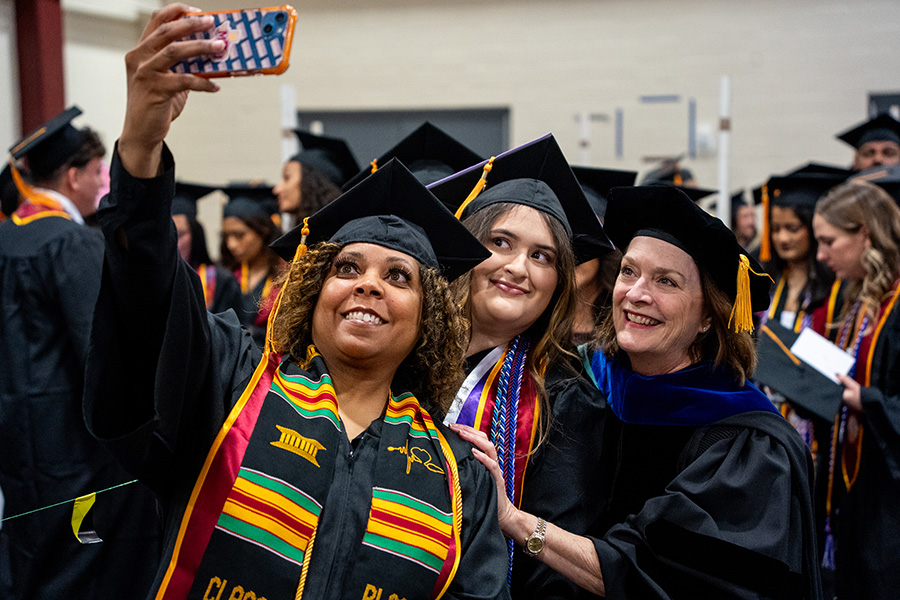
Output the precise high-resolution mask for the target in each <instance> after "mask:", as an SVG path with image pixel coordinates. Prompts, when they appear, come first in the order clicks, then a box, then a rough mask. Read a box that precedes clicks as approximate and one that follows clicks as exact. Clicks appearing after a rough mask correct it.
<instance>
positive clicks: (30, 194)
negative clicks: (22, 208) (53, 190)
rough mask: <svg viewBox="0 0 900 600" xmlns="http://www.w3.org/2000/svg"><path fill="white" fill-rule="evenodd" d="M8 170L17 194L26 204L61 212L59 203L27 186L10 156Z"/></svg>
mask: <svg viewBox="0 0 900 600" xmlns="http://www.w3.org/2000/svg"><path fill="white" fill-rule="evenodd" d="M9 170H10V173H12V178H13V182H14V183H15V184H16V188H18V190H19V193H20V194H21V195H22V197H23V198H25V199H26V200H27V201H28V202H31V203H32V204H37V205H38V206H43V207H45V208H51V209H54V210H63V208H62V205H60V203H59V202H57V201H56V200H54V199H53V198H50V197H49V196H47V195H46V194H41V193H40V192H38V191H37V190H35V189H34V188H33V187H31V186H30V185H28V182H26V181H25V180H24V179H23V178H22V175H21V173H19V169H17V168H16V164H15V161H14V160H13V158H12V156H10V157H9Z"/></svg>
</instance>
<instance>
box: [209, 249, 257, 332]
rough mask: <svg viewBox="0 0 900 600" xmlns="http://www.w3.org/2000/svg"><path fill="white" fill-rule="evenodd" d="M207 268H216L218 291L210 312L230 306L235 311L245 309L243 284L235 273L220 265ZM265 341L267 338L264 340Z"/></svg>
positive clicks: (224, 309) (222, 310)
mask: <svg viewBox="0 0 900 600" xmlns="http://www.w3.org/2000/svg"><path fill="white" fill-rule="evenodd" d="M206 268H207V269H210V268H214V269H215V278H216V292H215V294H213V300H212V304H210V305H209V312H211V313H221V312H225V311H226V310H228V309H229V308H231V309H234V311H235V312H237V311H239V310H242V309H243V298H242V294H241V284H240V283H239V282H238V280H237V279H235V277H234V273H232V272H230V271H229V270H228V269H226V268H225V267H220V266H219V265H206ZM264 341H265V340H264Z"/></svg>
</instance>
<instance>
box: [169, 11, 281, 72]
mask: <svg viewBox="0 0 900 600" xmlns="http://www.w3.org/2000/svg"><path fill="white" fill-rule="evenodd" d="M203 15H211V16H212V17H213V26H212V27H211V28H210V29H208V30H206V31H201V32H199V33H195V34H193V35H191V36H189V37H186V38H183V40H205V39H206V40H209V39H212V40H221V41H223V42H225V49H224V50H223V51H222V52H220V53H217V54H205V55H201V56H195V57H192V58H189V59H185V60H182V61H181V62H179V63H177V64H176V65H175V66H173V67H172V71H174V72H175V73H193V74H195V75H198V76H200V77H237V76H242V75H277V74H279V73H283V72H284V71H285V70H286V69H287V68H288V65H289V59H290V53H291V41H292V39H293V36H294V24H295V22H296V20H297V12H296V11H295V10H294V8H293V7H292V6H288V5H284V6H275V7H269V8H255V9H245V10H229V11H220V12H200V13H190V14H189V15H186V16H185V18H187V19H191V18H196V17H199V16H203Z"/></svg>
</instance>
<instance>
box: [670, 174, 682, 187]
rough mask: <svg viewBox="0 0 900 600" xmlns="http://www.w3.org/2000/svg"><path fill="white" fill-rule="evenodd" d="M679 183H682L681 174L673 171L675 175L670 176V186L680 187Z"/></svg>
mask: <svg viewBox="0 0 900 600" xmlns="http://www.w3.org/2000/svg"><path fill="white" fill-rule="evenodd" d="M681 183H682V180H681V172H680V171H675V174H674V175H672V185H681Z"/></svg>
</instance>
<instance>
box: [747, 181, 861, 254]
mask: <svg viewBox="0 0 900 600" xmlns="http://www.w3.org/2000/svg"><path fill="white" fill-rule="evenodd" d="M845 179H846V175H845V174H844V173H804V174H800V175H776V176H773V177H770V178H769V180H768V181H767V182H766V183H765V185H763V186H762V187H760V188H758V190H759V197H760V199H761V201H762V204H763V213H764V215H765V218H764V219H763V224H762V225H763V226H762V240H761V244H760V248H759V259H760V260H762V261H768V260H771V259H772V249H771V247H770V245H769V207H770V206H780V207H782V208H792V209H795V208H801V207H802V208H810V209H812V208H815V206H816V203H817V202H818V201H819V198H821V197H822V196H824V195H825V194H826V193H827V192H828V190H830V189H831V188H833V187H834V186H836V185H838V184H839V183H841V182H842V181H844V180H845ZM756 192H757V190H753V193H754V196H755V195H756Z"/></svg>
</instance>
